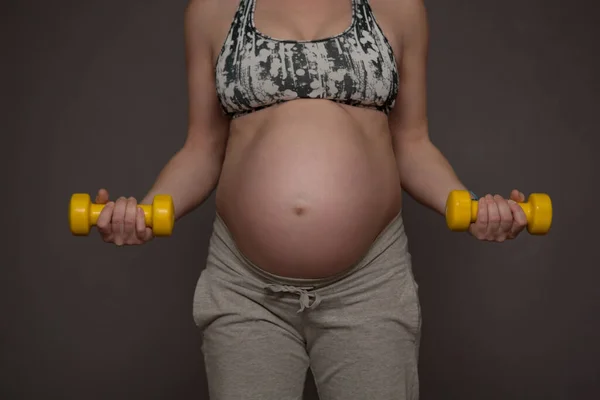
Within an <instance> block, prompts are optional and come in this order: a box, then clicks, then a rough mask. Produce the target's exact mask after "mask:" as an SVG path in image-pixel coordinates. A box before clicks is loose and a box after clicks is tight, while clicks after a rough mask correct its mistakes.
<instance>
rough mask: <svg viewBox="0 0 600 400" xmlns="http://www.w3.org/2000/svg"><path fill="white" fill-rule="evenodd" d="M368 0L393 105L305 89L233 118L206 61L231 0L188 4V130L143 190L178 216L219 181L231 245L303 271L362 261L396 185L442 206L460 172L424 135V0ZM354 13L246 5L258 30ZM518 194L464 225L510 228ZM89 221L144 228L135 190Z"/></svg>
mask: <svg viewBox="0 0 600 400" xmlns="http://www.w3.org/2000/svg"><path fill="white" fill-rule="evenodd" d="M370 4H371V7H372V8H373V10H374V13H375V16H376V18H377V19H378V22H379V24H380V25H381V27H382V29H383V31H384V32H385V34H386V36H387V38H388V40H389V42H390V44H391V45H392V47H393V50H394V52H395V56H396V59H397V63H398V69H399V72H400V88H399V93H398V98H397V99H396V106H395V108H394V109H393V111H392V113H391V114H390V116H389V117H388V116H386V115H385V114H383V113H381V112H378V111H374V110H368V109H361V108H357V107H351V106H346V105H342V104H336V103H333V102H330V101H326V100H314V99H310V100H294V101H290V102H287V103H284V104H281V105H277V106H273V107H269V108H267V109H264V110H261V111H258V112H256V113H252V114H249V115H245V116H242V117H240V118H237V119H235V120H233V121H231V122H229V121H228V120H227V119H226V118H225V117H224V116H223V115H222V113H221V110H220V108H219V104H218V99H217V96H216V92H215V83H214V80H215V77H214V65H215V62H216V58H217V56H218V53H219V51H220V49H221V46H222V44H223V41H224V38H225V36H226V34H227V31H228V29H229V27H230V24H231V21H232V18H233V15H234V13H235V10H236V8H237V5H238V0H220V1H218V0H191V1H190V4H189V6H188V8H187V10H186V15H185V27H186V29H185V30H186V46H187V67H188V78H189V79H188V80H189V130H188V135H187V139H186V141H185V144H184V146H183V147H182V149H181V150H180V151H179V152H178V153H177V154H176V155H175V156H174V157H173V158H172V159H171V161H170V162H169V163H168V164H167V165H166V166H165V168H164V169H163V171H162V172H161V174H160V175H159V177H158V178H157V180H156V183H155V184H154V186H153V187H152V189H151V190H150V191H149V193H148V194H147V195H146V196H145V198H144V199H143V200H142V203H150V202H151V200H152V197H153V196H154V195H155V194H158V193H168V194H171V195H172V196H173V199H174V201H175V209H176V214H177V215H176V217H177V219H179V218H181V217H183V216H184V215H186V214H187V213H189V212H190V211H192V210H193V209H195V208H196V207H198V206H199V205H201V204H202V203H203V202H204V200H205V199H206V198H207V197H208V196H209V194H210V193H211V192H212V190H213V189H215V188H216V199H217V211H218V213H219V214H220V215H221V216H222V218H223V219H224V221H225V223H226V224H227V225H228V227H229V229H230V230H231V232H232V235H233V236H234V238H235V240H236V243H237V245H238V247H239V248H240V250H241V251H242V252H243V253H244V254H245V255H246V256H247V257H248V258H249V259H250V260H252V261H254V262H255V263H256V264H257V265H259V266H260V267H261V268H263V269H265V270H267V271H269V272H272V273H275V274H278V275H282V276H289V277H302V278H317V277H325V276H329V275H332V274H336V273H339V272H341V271H343V270H344V269H346V268H348V267H349V266H350V265H352V264H353V263H355V262H356V261H358V260H359V259H360V258H361V256H362V255H363V254H364V253H365V252H366V251H367V249H368V248H369V246H370V245H371V244H372V243H373V241H374V240H375V238H376V237H377V235H378V234H379V233H380V232H381V230H382V229H383V228H384V227H385V226H386V225H387V224H388V223H389V222H390V220H391V219H392V218H393V217H394V216H395V215H397V214H398V212H399V211H400V209H401V207H402V199H401V188H404V189H405V190H406V191H407V192H408V193H410V194H411V195H412V196H413V197H414V198H415V199H417V200H418V201H419V202H421V203H422V204H424V205H425V206H427V207H429V208H431V209H433V210H435V211H437V212H438V213H439V214H442V215H443V214H444V211H445V210H444V206H445V201H446V198H447V196H448V194H449V192H450V191H451V190H454V189H465V186H464V185H463V184H462V183H461V182H460V181H459V179H458V178H457V176H456V175H455V173H454V171H453V169H452V167H451V166H450V165H449V164H448V162H447V161H446V159H445V158H444V156H443V155H442V154H441V153H440V152H439V150H438V149H437V148H436V147H435V146H434V145H433V143H432V142H431V141H430V140H429V133H428V124H427V112H426V74H425V71H426V62H427V48H428V28H427V20H426V13H425V9H424V6H423V3H422V0H370ZM350 20H351V2H350V0H328V1H322V0H305V1H302V2H297V1H293V0H258V2H257V6H256V14H255V23H256V27H257V29H258V30H260V31H261V32H263V33H265V34H267V35H269V36H272V37H277V38H280V39H295V40H312V39H319V38H324V37H329V36H332V35H336V34H338V33H340V32H342V31H344V30H345V29H346V28H347V27H348V25H349V24H350ZM307 116H309V117H308V118H307ZM96 200H97V201H98V202H108V193H107V192H106V191H105V190H101V191H100V192H99V193H98V197H97V199H96ZM515 201H524V195H523V193H520V192H518V191H516V190H515V191H513V192H512V193H511V195H510V197H509V199H508V200H507V199H505V198H503V197H501V196H499V195H496V196H491V195H488V196H486V197H484V198H483V199H482V200H480V205H481V206H480V207H479V209H480V215H479V217H478V221H477V223H475V224H473V225H472V226H471V229H470V232H471V233H472V234H473V236H474V237H476V238H478V239H480V240H489V241H497V242H501V241H504V240H506V239H512V238H514V237H516V236H517V235H518V234H519V233H520V232H521V231H522V230H523V228H524V227H525V225H526V218H525V215H524V213H523V212H522V210H521V208H520V207H518V205H517V204H516V203H515ZM136 210H137V211H136ZM98 228H99V231H100V233H101V234H102V236H103V238H104V240H106V241H107V242H111V243H115V244H117V245H123V244H141V243H145V242H147V241H148V240H151V238H152V233H151V231H150V230H149V229H148V228H146V227H145V226H144V223H143V214H141V211H139V210H138V208H137V201H136V199H133V198H130V199H123V198H121V199H118V200H117V201H116V202H108V205H107V207H106V208H105V210H104V211H103V213H102V215H101V216H100V219H99V221H98Z"/></svg>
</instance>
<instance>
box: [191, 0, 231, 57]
mask: <svg viewBox="0 0 600 400" xmlns="http://www.w3.org/2000/svg"><path fill="white" fill-rule="evenodd" d="M239 3H240V0H189V1H188V4H187V6H186V9H185V32H186V40H187V41H188V43H189V44H190V48H197V47H199V46H208V47H209V48H211V50H212V51H211V53H212V55H213V57H214V56H215V54H216V53H218V48H219V46H220V45H221V44H222V42H223V40H224V38H225V35H226V34H227V31H228V30H229V27H230V26H231V23H232V21H233V18H234V15H235V12H236V10H237V8H238V5H239Z"/></svg>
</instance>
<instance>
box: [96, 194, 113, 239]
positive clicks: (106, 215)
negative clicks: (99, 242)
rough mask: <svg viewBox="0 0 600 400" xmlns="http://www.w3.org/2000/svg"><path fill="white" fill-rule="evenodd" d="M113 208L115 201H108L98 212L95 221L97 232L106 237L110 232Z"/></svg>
mask: <svg viewBox="0 0 600 400" xmlns="http://www.w3.org/2000/svg"><path fill="white" fill-rule="evenodd" d="M114 208H115V203H113V202H112V201H111V202H108V203H106V205H105V206H104V208H103V209H102V211H101V212H100V216H99V217H98V221H96V227H98V232H100V234H101V235H102V236H103V237H104V238H105V239H107V238H108V237H109V236H110V235H111V233H112V224H111V220H112V216H113V211H114Z"/></svg>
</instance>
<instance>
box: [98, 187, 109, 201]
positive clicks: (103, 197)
mask: <svg viewBox="0 0 600 400" xmlns="http://www.w3.org/2000/svg"><path fill="white" fill-rule="evenodd" d="M108 199H109V197H108V191H107V190H106V189H100V190H98V194H97V195H96V203H98V204H106V203H108Z"/></svg>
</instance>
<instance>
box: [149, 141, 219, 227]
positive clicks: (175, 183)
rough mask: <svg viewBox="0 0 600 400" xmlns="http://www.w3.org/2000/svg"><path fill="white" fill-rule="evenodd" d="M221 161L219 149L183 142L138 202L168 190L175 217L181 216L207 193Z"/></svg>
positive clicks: (150, 201)
mask: <svg viewBox="0 0 600 400" xmlns="http://www.w3.org/2000/svg"><path fill="white" fill-rule="evenodd" d="M222 162H223V156H222V154H221V152H219V151H213V150H211V149H210V148H207V149H206V150H204V149H202V150H199V149H197V148H192V147H185V146H184V147H183V148H182V149H181V150H179V151H178V152H177V153H176V154H175V155H174V156H173V157H172V158H171V159H170V160H169V162H168V163H167V164H166V165H165V167H164V168H163V169H162V171H161V172H160V174H159V175H158V177H157V179H156V181H155V182H154V185H153V186H152V188H151V189H150V191H149V192H148V193H147V194H146V196H145V197H144V199H143V200H142V201H141V203H142V204H150V203H152V199H153V198H154V196H155V195H157V194H168V195H170V196H171V197H172V198H173V203H174V207H175V218H176V219H179V218H181V217H183V216H184V215H186V214H187V213H189V212H191V211H192V210H194V209H195V208H196V207H198V206H199V205H201V204H202V203H203V202H204V201H205V200H206V199H207V198H208V197H209V196H210V194H211V193H212V191H213V190H214V188H215V187H216V185H217V182H218V180H219V175H220V173H221V166H222Z"/></svg>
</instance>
